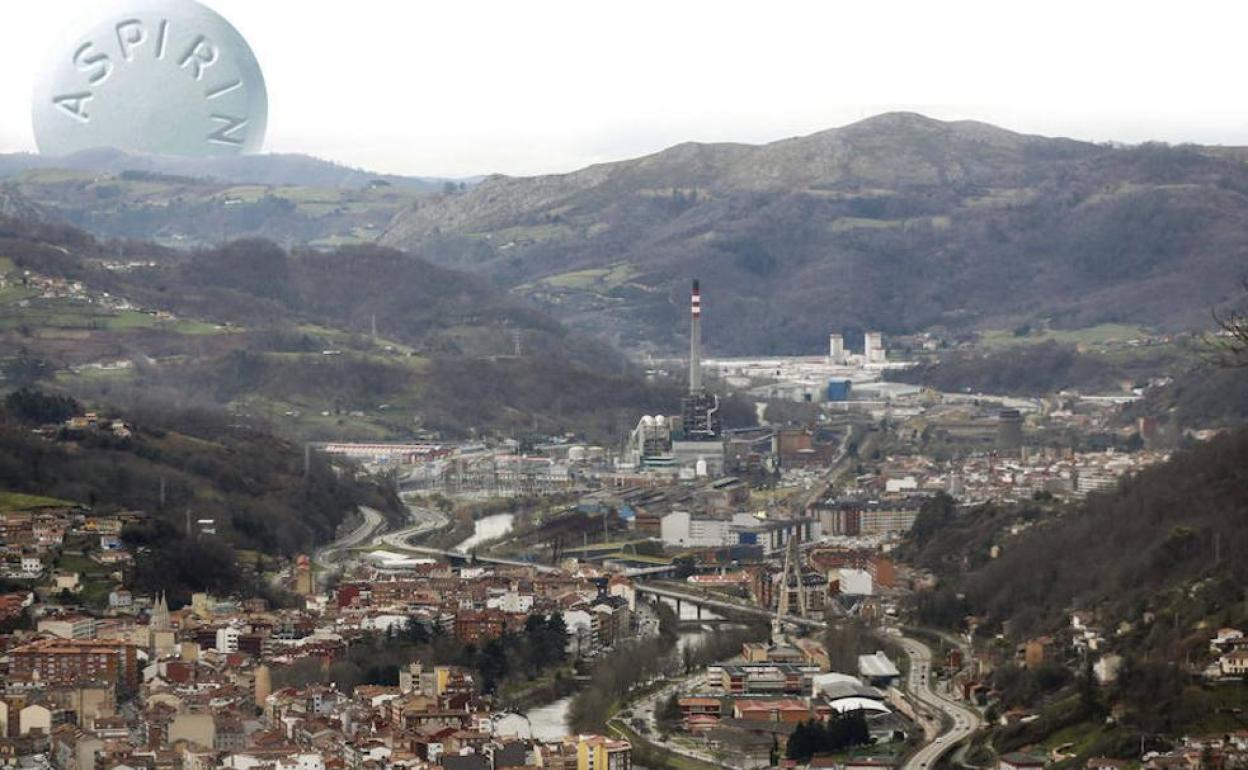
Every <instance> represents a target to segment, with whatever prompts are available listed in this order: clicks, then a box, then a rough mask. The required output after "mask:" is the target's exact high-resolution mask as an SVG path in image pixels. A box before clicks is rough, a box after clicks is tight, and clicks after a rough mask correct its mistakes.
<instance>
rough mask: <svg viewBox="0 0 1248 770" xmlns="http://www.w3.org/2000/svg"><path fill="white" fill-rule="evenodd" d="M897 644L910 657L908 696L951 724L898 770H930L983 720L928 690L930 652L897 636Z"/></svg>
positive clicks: (971, 711)
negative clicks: (945, 718) (947, 718)
mask: <svg viewBox="0 0 1248 770" xmlns="http://www.w3.org/2000/svg"><path fill="white" fill-rule="evenodd" d="M898 641H899V642H900V644H901V646H902V648H903V649H905V651H906V655H908V656H909V657H910V680H909V683H908V684H909V688H908V689H909V690H910V694H911V695H913V696H914V698H915V699H916V700H918V701H919V702H920V703H922V704H923V705H925V706H927V707H928V708H930V709H934V710H936V711H939V712H941V713H943V714H944V715H945V716H947V717H949V721H950V722H951V724H952V726H951V727H949V729H947V730H945V731H944V732H943V733H940V734H939V735H937V736H936V738H935V740H933V741H932V742H931V743H928V744H926V745H924V746H923V747H922V748H920V749H919V750H918V751H916V752H915V753H914V754H913V755H911V757H910V758H909V759H907V760H906V762H905V764H904V765H902V767H901V770H930V768H932V767H935V766H936V762H937V761H938V760H939V759H940V758H941V757H942V756H943V755H944V754H945V752H947V751H949V750H951V749H952V748H953V747H954V746H956V745H957V744H958V743H959V742H961V741H962V740H964V739H965V738H967V737H969V736H970V735H971V734H972V733H974V732H975V731H976V730H978V729H979V728H980V726H981V725H982V724H983V720H982V719H981V718H980V716H979V713H978V712H976V711H975V710H974V709H972V708H970V707H968V706H964V705H962V704H961V703H958V702H957V701H954V700H952V699H951V698H949V697H946V696H944V695H941V694H940V693H937V692H936V691H934V690H932V688H931V686H930V684H929V682H930V673H931V670H932V651H931V650H930V649H929V648H928V646H927V645H926V644H923V643H922V642H920V641H918V640H917V639H912V638H910V637H906V636H903V637H900V638H899V639H898Z"/></svg>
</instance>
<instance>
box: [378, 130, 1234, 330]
mask: <svg viewBox="0 0 1248 770" xmlns="http://www.w3.org/2000/svg"><path fill="white" fill-rule="evenodd" d="M1246 192H1248V166H1245V165H1244V164H1243V163H1242V162H1241V161H1239V160H1238V159H1236V158H1235V157H1233V156H1232V155H1230V154H1227V153H1220V152H1213V151H1210V150H1206V149H1204V148H1200V147H1166V146H1156V145H1148V146H1141V147H1130V148H1123V147H1112V146H1108V145H1094V144H1090V143H1084V142H1075V141H1071V140H1065V139H1052V138H1045V137H1038V136H1027V135H1022V134H1017V133H1013V132H1010V131H1007V130H1004V129H1000V128H996V127H994V126H989V125H985V124H982V123H973V122H965V121H964V122H952V123H946V122H941V121H936V120H931V119H928V118H925V117H923V116H920V115H913V114H886V115H880V116H877V117H874V118H870V119H867V120H864V121H861V122H859V123H855V124H853V125H849V126H845V127H842V128H837V129H832V130H829V131H824V132H820V133H817V134H813V135H810V136H806V137H800V138H795V139H789V140H784V141H780V142H774V143H771V144H767V145H761V146H747V145H735V144H715V145H700V144H693V143H688V144H682V145H679V146H676V147H673V148H670V149H668V150H665V151H663V152H660V153H656V154H654V155H650V156H646V157H643V158H637V159H633V160H627V161H621V162H617V163H607V164H602V165H598V166H592V167H590V168H586V169H583V170H581V171H577V172H575V173H571V174H562V175H552V176H543V177H532V178H504V177H495V178H491V179H488V180H486V181H485V182H483V183H482V184H481V185H479V186H478V187H476V188H474V189H472V190H470V191H468V192H466V193H464V194H457V195H445V196H432V197H428V198H424V199H421V200H419V201H416V202H414V204H413V206H412V207H411V208H410V210H407V211H404V212H402V213H400V214H399V215H398V216H397V217H396V218H395V220H394V221H393V223H392V224H391V226H390V228H389V230H388V232H387V233H386V234H385V236H384V238H383V242H384V243H387V244H390V245H396V246H401V247H403V248H405V249H409V250H413V251H415V252H416V253H419V254H420V255H421V256H424V257H426V258H428V259H430V260H432V261H435V262H437V263H439V264H444V265H449V266H454V267H458V268H462V269H467V270H474V271H479V272H481V273H482V274H486V275H489V276H491V277H492V278H493V279H495V280H497V281H499V282H500V283H502V284H504V285H506V286H509V287H512V288H514V290H515V291H517V292H519V293H522V294H524V295H526V296H529V297H531V298H533V299H534V300H535V301H538V302H540V303H542V304H543V306H544V307H545V308H547V309H548V310H550V311H551V312H552V313H554V314H555V315H556V316H557V317H559V318H561V319H563V320H565V321H566V320H573V321H575V322H576V323H578V324H585V325H587V326H589V327H591V328H594V329H597V330H599V331H602V332H604V333H609V334H612V335H614V337H615V338H616V339H618V340H620V341H622V342H623V343H624V344H625V345H626V346H641V347H646V346H658V347H660V348H666V349H669V350H671V349H679V338H678V337H677V336H676V335H675V334H674V328H675V327H674V326H673V320H674V319H678V318H679V317H680V309H681V307H682V305H683V301H682V300H683V288H684V286H685V285H686V281H687V279H688V278H689V277H690V276H695V275H696V276H700V277H701V278H702V279H703V285H704V290H705V293H706V297H707V321H708V332H707V336H706V339H707V344H708V346H710V347H711V349H712V350H714V351H716V352H722V353H733V354H747V353H760V352H783V353H807V354H809V353H811V352H813V351H820V350H822V349H823V347H824V343H825V340H826V335H827V333H828V332H829V331H832V330H838V331H846V332H850V333H853V332H856V331H861V330H862V329H865V328H878V329H882V330H884V331H885V332H908V331H914V330H919V329H923V328H926V327H930V326H933V325H941V326H945V327H948V328H956V329H967V328H983V327H991V328H1013V326H1014V325H1015V324H1017V323H1020V322H1023V321H1026V320H1036V319H1048V320H1049V321H1051V322H1052V323H1053V324H1055V325H1056V326H1058V327H1062V328H1078V327H1084V326H1091V325H1094V324H1098V323H1104V322H1116V323H1123V322H1134V323H1142V324H1146V325H1160V326H1163V327H1177V328H1187V327H1190V326H1192V325H1195V324H1201V325H1203V324H1204V323H1205V322H1206V321H1207V319H1208V313H1209V308H1210V307H1212V306H1214V305H1217V304H1218V303H1221V302H1225V301H1229V300H1231V299H1233V298H1234V297H1235V291H1234V287H1235V286H1236V285H1237V282H1238V281H1239V280H1240V279H1241V278H1243V275H1242V274H1243V271H1244V265H1245V264H1246V263H1248V235H1246V233H1248V226H1245V225H1246V223H1248V196H1246V195H1245V193H1246Z"/></svg>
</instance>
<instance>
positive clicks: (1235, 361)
mask: <svg viewBox="0 0 1248 770" xmlns="http://www.w3.org/2000/svg"><path fill="white" fill-rule="evenodd" d="M1243 285H1244V292H1245V293H1246V294H1248V279H1245V280H1244V282H1243ZM1213 320H1214V323H1216V324H1217V325H1218V331H1217V332H1215V336H1214V338H1213V341H1212V347H1213V349H1214V353H1215V354H1216V356H1217V359H1216V363H1217V364H1219V365H1220V366H1227V367H1234V368H1240V367H1248V311H1241V310H1230V311H1227V312H1226V313H1219V312H1218V311H1217V309H1216V308H1215V309H1214V310H1213Z"/></svg>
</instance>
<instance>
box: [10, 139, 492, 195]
mask: <svg viewBox="0 0 1248 770" xmlns="http://www.w3.org/2000/svg"><path fill="white" fill-rule="evenodd" d="M46 169H72V170H75V171H91V172H94V173H96V174H117V173H121V172H125V171H129V172H136V171H140V172H145V173H148V174H154V175H160V176H174V177H188V178H194V179H205V180H213V181H217V182H225V183H229V184H260V185H289V186H301V187H324V188H342V187H363V186H365V185H367V184H369V183H374V184H376V183H379V182H380V183H385V184H387V185H393V186H395V187H402V188H406V189H412V190H418V191H421V192H432V191H435V190H441V189H442V187H443V186H444V185H445V184H446V183H447V182H454V183H458V182H461V181H462V182H465V183H472V182H474V181H476V180H471V179H470V180H460V179H456V180H449V179H438V178H433V177H413V176H398V175H394V174H377V173H373V172H371V171H367V170H365V169H360V168H353V167H351V166H344V165H342V164H339V163H333V162H331V161H327V160H321V159H320V158H314V157H312V156H310V155H300V154H296V153H273V154H264V155H231V156H217V157H208V158H189V157H176V156H167V155H144V154H141V153H132V152H126V151H124V150H117V149H112V148H99V149H93V150H83V151H81V152H76V153H73V154H71V155H66V156H61V157H58V156H49V155H36V154H33V153H9V154H0V179H8V178H12V177H16V176H18V175H20V174H23V173H25V172H28V171H38V170H46Z"/></svg>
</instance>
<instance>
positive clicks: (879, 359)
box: [862, 332, 888, 364]
mask: <svg viewBox="0 0 1248 770" xmlns="http://www.w3.org/2000/svg"><path fill="white" fill-rule="evenodd" d="M887 360H888V355H887V352H886V351H885V350H884V334H883V333H882V332H867V333H866V335H865V336H864V337H863V342H862V362H863V363H864V364H883V363H886V362H887Z"/></svg>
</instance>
